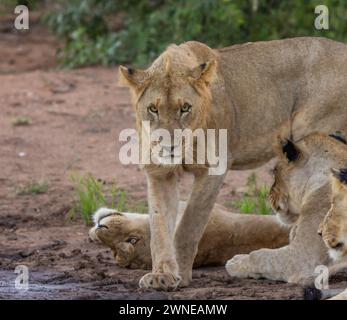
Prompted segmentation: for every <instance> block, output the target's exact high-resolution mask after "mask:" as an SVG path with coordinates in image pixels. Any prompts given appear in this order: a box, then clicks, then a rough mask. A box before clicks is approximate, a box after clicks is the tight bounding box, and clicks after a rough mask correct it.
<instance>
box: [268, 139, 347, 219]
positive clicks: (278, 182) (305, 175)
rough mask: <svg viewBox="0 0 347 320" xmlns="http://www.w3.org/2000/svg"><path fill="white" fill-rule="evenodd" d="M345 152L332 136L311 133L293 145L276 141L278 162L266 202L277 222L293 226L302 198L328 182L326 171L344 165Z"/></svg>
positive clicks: (286, 140) (291, 142) (328, 171)
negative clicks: (275, 215)
mask: <svg viewBox="0 0 347 320" xmlns="http://www.w3.org/2000/svg"><path fill="white" fill-rule="evenodd" d="M346 151H347V149H346V146H345V145H344V144H343V143H341V140H340V139H337V138H336V136H334V135H331V136H326V135H323V134H319V133H314V134H311V135H308V136H306V137H304V138H302V139H301V140H299V141H298V142H296V143H294V142H293V141H291V140H290V139H286V138H285V139H283V137H280V138H279V139H278V143H277V146H276V152H277V157H278V162H277V164H276V167H275V169H274V178H275V179H274V183H273V185H272V187H271V190H270V195H269V200H270V202H271V205H272V207H273V209H274V211H275V212H277V214H278V217H279V219H280V221H281V222H283V223H285V224H293V223H295V221H296V220H297V218H298V216H299V213H300V211H301V207H302V205H304V204H305V199H308V198H309V197H308V196H309V195H310V194H312V192H315V191H316V190H318V189H319V188H320V187H322V186H324V185H327V184H328V183H329V178H328V177H329V173H330V168H331V167H333V166H334V165H336V164H337V163H340V164H341V163H343V162H346V159H344V156H343V154H346ZM317 201H319V200H318V199H317Z"/></svg>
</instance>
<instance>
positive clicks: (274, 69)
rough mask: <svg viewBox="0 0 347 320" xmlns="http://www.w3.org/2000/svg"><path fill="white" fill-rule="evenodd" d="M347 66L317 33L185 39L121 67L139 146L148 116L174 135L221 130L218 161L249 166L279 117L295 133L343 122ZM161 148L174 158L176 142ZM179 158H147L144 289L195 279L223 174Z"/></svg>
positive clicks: (260, 157)
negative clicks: (142, 64) (181, 190)
mask: <svg viewBox="0 0 347 320" xmlns="http://www.w3.org/2000/svg"><path fill="white" fill-rule="evenodd" d="M346 74H347V46H346V45H345V44H342V43H338V42H335V41H331V40H327V39H323V38H295V39H287V40H278V41H277V40H276V41H268V42H257V43H247V44H244V45H235V46H231V47H228V48H223V49H218V50H214V49H211V48H209V47H208V46H206V45H204V44H202V43H199V42H194V41H191V42H186V43H183V44H181V45H179V46H176V45H171V46H170V47H169V48H168V49H167V50H166V51H165V52H164V53H163V54H161V55H160V56H159V57H158V58H157V59H156V60H155V61H154V62H153V64H152V65H151V66H150V67H149V68H148V69H147V70H134V69H131V68H126V67H122V66H121V67H120V75H121V78H122V79H123V82H124V83H126V84H127V85H128V86H129V87H130V89H131V92H132V96H133V102H134V105H135V110H136V117H137V130H138V133H139V136H140V144H141V145H142V144H143V142H144V141H143V138H142V135H141V132H142V129H143V123H142V121H149V123H150V129H151V130H155V129H158V128H162V129H166V130H168V131H169V132H170V133H172V132H173V131H174V129H191V130H195V129H201V130H203V131H205V132H206V131H207V129H216V130H218V129H226V130H227V133H228V137H227V150H226V152H225V154H226V157H225V159H224V158H223V159H220V162H222V163H225V165H226V167H227V169H249V168H255V167H258V166H259V165H261V164H263V163H265V162H267V161H268V160H270V159H271V158H272V157H273V156H274V151H273V148H272V144H273V140H274V139H275V137H276V132H277V130H278V129H279V128H280V127H281V126H283V125H284V124H285V123H291V124H292V125H291V129H292V133H293V139H294V141H296V140H298V139H299V138H301V137H303V136H305V135H307V134H309V133H310V132H313V131H321V132H325V133H329V132H334V131H336V130H343V129H344V128H346V125H347V112H346V111H345V110H346V107H347V90H346V89H347V77H346ZM290 118H292V119H293V122H289V121H288V120H289V119H290ZM216 140H217V143H216V144H217V149H218V145H219V140H218V139H216ZM161 147H163V150H166V152H167V153H168V157H169V158H170V157H171V158H174V157H176V152H175V150H176V141H174V145H173V146H172V145H169V146H163V145H161ZM207 151H209V147H208V148H207ZM206 153H207V152H206ZM184 160H185V159H184V157H183V164H181V165H180V164H166V165H165V164H155V163H149V164H143V169H144V171H145V173H146V176H147V180H148V202H149V210H150V227H151V253H152V261H153V267H152V272H151V273H148V274H146V275H145V276H143V278H142V279H141V280H140V286H141V287H145V288H156V289H164V290H170V289H174V288H176V287H177V286H178V285H182V286H185V285H188V284H189V281H190V280H191V276H192V266H193V261H194V257H195V255H196V252H197V248H198V243H199V240H200V238H201V236H202V234H203V232H204V229H205V227H206V224H207V221H208V219H209V215H210V212H211V209H212V207H213V205H214V202H215V199H216V196H217V194H218V191H219V189H220V187H221V185H222V183H223V180H224V177H225V174H226V173H222V174H219V175H209V170H208V168H209V167H210V164H209V162H207V161H206V162H205V163H204V164H201V163H200V164H194V163H193V164H186V163H185V161H184ZM182 169H183V170H182ZM181 171H188V172H191V173H192V174H194V177H195V180H194V183H193V187H192V191H191V194H190V198H189V201H188V205H187V207H186V210H185V212H184V214H183V216H182V219H181V220H180V221H179V224H178V225H177V226H176V227H175V223H176V216H177V211H178V200H179V195H178V191H177V190H178V189H177V177H178V174H179V172H181Z"/></svg>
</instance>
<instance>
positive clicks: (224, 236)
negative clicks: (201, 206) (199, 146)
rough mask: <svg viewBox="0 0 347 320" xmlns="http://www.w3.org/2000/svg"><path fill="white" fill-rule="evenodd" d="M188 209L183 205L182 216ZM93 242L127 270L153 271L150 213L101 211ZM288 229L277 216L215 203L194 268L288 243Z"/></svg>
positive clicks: (93, 233)
mask: <svg viewBox="0 0 347 320" xmlns="http://www.w3.org/2000/svg"><path fill="white" fill-rule="evenodd" d="M185 206H186V203H185V202H180V210H179V212H180V214H182V213H183V211H184V208H185ZM94 223H95V226H94V227H93V228H91V229H90V231H89V235H90V238H91V239H92V240H93V241H96V242H101V243H102V244H104V245H106V246H107V247H109V248H111V250H112V252H113V254H114V257H115V260H116V263H117V264H118V265H119V266H121V267H125V268H131V269H151V267H152V259H151V250H150V226H149V216H148V214H139V213H120V212H117V211H115V210H112V209H106V208H101V209H99V210H98V211H97V212H96V213H95V214H94ZM288 235H289V228H287V227H284V226H282V225H281V224H280V223H279V222H278V221H277V219H276V217H275V216H261V215H251V214H247V215H246V214H237V213H231V212H229V211H227V210H226V209H225V208H224V207H222V206H221V205H218V204H216V205H215V206H214V208H213V211H212V215H211V218H210V220H209V222H208V224H207V227H206V230H205V232H204V235H203V237H202V239H201V241H200V243H199V247H198V253H197V255H196V257H195V261H194V267H195V268H196V267H201V266H207V265H224V264H225V262H226V261H227V260H228V259H230V258H231V257H233V256H234V255H236V254H240V253H249V252H251V251H253V250H256V249H260V248H278V247H281V246H284V245H286V244H287V243H288Z"/></svg>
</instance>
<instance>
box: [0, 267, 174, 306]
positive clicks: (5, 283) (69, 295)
mask: <svg viewBox="0 0 347 320" xmlns="http://www.w3.org/2000/svg"><path fill="white" fill-rule="evenodd" d="M17 276H18V275H17V274H15V273H14V272H11V271H4V270H0V279H1V280H0V299H21V300H27V299H29V300H32V299H167V296H166V294H164V293H160V292H148V293H141V294H140V293H138V294H137V293H129V292H128V291H127V290H126V289H125V288H123V290H122V289H121V288H120V287H119V285H118V284H110V285H104V284H103V283H102V282H101V283H100V282H84V283H81V282H75V281H73V280H72V279H71V278H70V277H69V275H67V274H66V273H47V272H34V273H32V274H31V275H30V278H29V286H28V290H23V289H16V287H15V279H16V277H17Z"/></svg>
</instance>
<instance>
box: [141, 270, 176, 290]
mask: <svg viewBox="0 0 347 320" xmlns="http://www.w3.org/2000/svg"><path fill="white" fill-rule="evenodd" d="M180 282H181V278H180V277H179V276H178V275H175V274H173V273H168V272H163V273H147V274H145V275H144V276H143V277H142V278H141V279H140V282H139V285H140V288H146V289H156V290H164V291H171V290H175V289H177V287H178V286H179V284H180Z"/></svg>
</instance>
